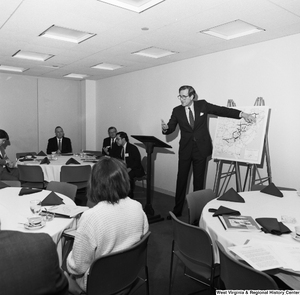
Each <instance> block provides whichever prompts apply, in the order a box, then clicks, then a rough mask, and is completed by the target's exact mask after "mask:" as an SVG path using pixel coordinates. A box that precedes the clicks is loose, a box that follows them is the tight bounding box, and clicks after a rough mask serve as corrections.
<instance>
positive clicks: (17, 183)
mask: <svg viewBox="0 0 300 295" xmlns="http://www.w3.org/2000/svg"><path fill="white" fill-rule="evenodd" d="M1 182H4V183H6V184H7V185H9V186H11V187H20V186H21V182H20V181H19V180H1Z"/></svg>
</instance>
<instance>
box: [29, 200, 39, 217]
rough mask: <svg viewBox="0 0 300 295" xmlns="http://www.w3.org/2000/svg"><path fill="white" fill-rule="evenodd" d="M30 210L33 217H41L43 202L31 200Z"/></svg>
mask: <svg viewBox="0 0 300 295" xmlns="http://www.w3.org/2000/svg"><path fill="white" fill-rule="evenodd" d="M30 210H31V212H32V213H33V215H39V213H40V212H41V211H42V202H41V200H31V201H30Z"/></svg>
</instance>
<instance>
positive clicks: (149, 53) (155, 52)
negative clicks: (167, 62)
mask: <svg viewBox="0 0 300 295" xmlns="http://www.w3.org/2000/svg"><path fill="white" fill-rule="evenodd" d="M175 53H177V52H175V51H170V50H165V49H161V48H156V47H149V48H146V49H143V50H140V51H137V52H133V53H132V54H136V55H141V56H146V57H151V58H161V57H165V56H168V55H172V54H175Z"/></svg>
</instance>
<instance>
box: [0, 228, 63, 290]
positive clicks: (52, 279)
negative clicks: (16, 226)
mask: <svg viewBox="0 0 300 295" xmlns="http://www.w3.org/2000/svg"><path fill="white" fill-rule="evenodd" d="M0 261H1V263H0V278H1V279H0V290H1V291H0V292H1V294H5V295H21V294H22V295H42V294H43V295H46V294H47V295H67V294H68V280H67V278H66V277H65V275H64V273H63V271H62V270H61V269H60V267H59V262H58V255H57V250H56V245H55V243H54V242H53V240H52V239H51V237H50V236H49V235H47V234H44V233H22V232H18V231H7V230H3V231H0Z"/></svg>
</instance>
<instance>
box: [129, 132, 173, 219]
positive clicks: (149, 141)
mask: <svg viewBox="0 0 300 295" xmlns="http://www.w3.org/2000/svg"><path fill="white" fill-rule="evenodd" d="M131 137H133V138H135V139H137V140H138V141H140V142H142V143H143V144H144V145H145V147H146V153H147V198H146V205H145V207H144V211H145V213H146V215H147V217H148V221H149V223H154V222H158V221H162V220H164V219H163V217H161V216H160V215H155V214H154V209H153V207H152V203H151V184H152V180H151V174H152V159H151V157H152V153H153V150H154V147H163V148H172V147H171V146H170V145H168V144H166V143H164V142H163V141H161V140H159V139H158V138H156V137H154V136H148V135H131Z"/></svg>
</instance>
